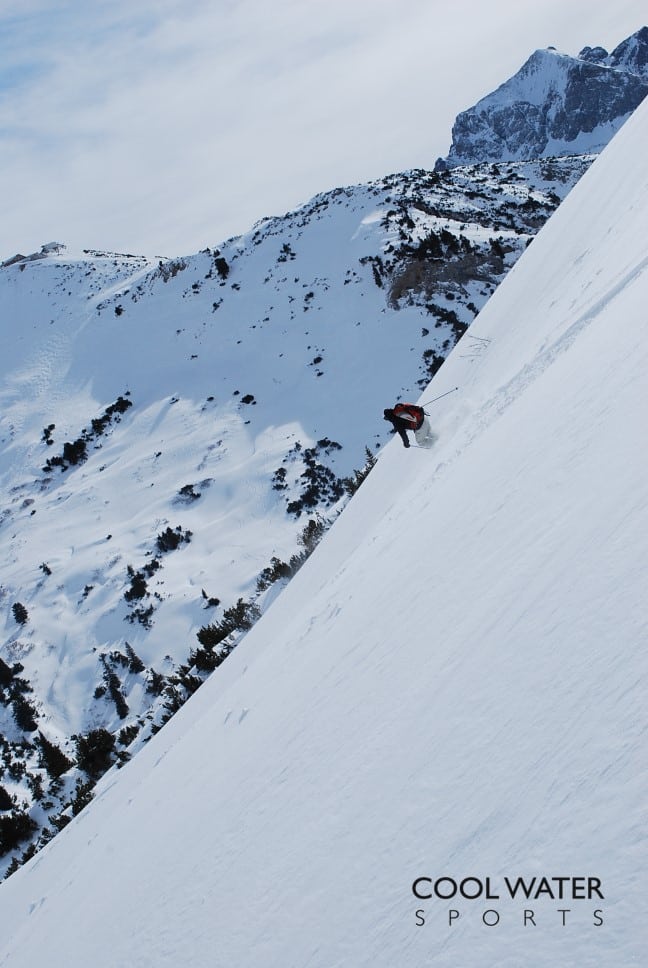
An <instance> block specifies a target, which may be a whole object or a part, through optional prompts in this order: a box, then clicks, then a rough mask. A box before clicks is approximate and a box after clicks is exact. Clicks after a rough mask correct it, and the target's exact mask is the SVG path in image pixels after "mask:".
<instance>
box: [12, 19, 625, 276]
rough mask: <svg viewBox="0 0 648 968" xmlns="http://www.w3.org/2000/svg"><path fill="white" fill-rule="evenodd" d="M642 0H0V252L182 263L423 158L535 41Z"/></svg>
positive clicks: (562, 36) (444, 142)
mask: <svg viewBox="0 0 648 968" xmlns="http://www.w3.org/2000/svg"><path fill="white" fill-rule="evenodd" d="M642 7H643V0H626V2H625V3H620V4H616V5H610V4H609V3H607V2H606V3H605V4H603V3H592V2H591V0H571V2H570V3H569V4H565V3H564V0H517V2H512V0H493V2H489V3H484V2H480V0H454V2H453V3H448V2H447V0H445V2H441V0H274V2H272V3H269V2H267V0H194V2H192V3H189V2H187V0H138V2H137V3H136V4H133V2H132V0H129V2H126V0H98V2H95V3H93V4H87V3H85V0H67V2H64V0H55V2H53V3H52V2H39V0H28V2H25V0H22V2H21V3H16V2H9V3H7V2H5V3H1V2H0V31H1V37H2V39H0V63H1V64H2V67H1V69H0V85H1V86H0V179H1V184H2V186H3V189H4V191H3V218H2V222H1V224H0V258H1V257H5V256H8V255H11V254H13V253H14V252H15V251H16V250H18V249H20V250H21V251H26V250H33V249H35V248H37V247H38V246H39V245H40V244H41V243H42V242H45V241H48V240H49V239H50V238H60V239H61V240H62V241H67V242H68V243H69V244H70V245H71V246H76V247H95V246H96V247H106V248H115V249H121V250H127V251H144V252H147V253H149V254H158V253H168V254H176V253H180V252H191V251H195V250H197V249H198V248H201V247H203V246H204V245H208V244H209V245H214V244H217V242H218V241H220V240H221V239H223V238H224V237H226V236H227V235H230V234H233V233H235V232H241V231H245V230H246V229H247V228H249V226H250V225H251V224H252V222H253V221H255V220H256V219H257V218H260V217H262V216H264V215H268V214H278V213H281V212H283V211H285V210H286V209H288V208H290V207H293V206H295V205H297V204H299V203H300V202H301V201H304V200H306V199H307V198H308V197H309V196H311V195H312V194H314V193H316V192H318V191H322V190H325V189H327V188H332V187H334V186H335V185H338V184H347V183H350V182H354V181H359V180H364V179H368V178H371V177H378V176H380V175H382V174H386V173H387V172H389V171H394V170H400V169H404V168H408V167H415V166H428V167H431V166H432V165H433V164H434V161H435V159H436V157H437V156H438V155H439V154H444V153H445V152H446V151H447V149H448V147H449V143H450V129H451V125H452V122H453V120H454V117H455V115H456V114H457V112H458V111H460V110H462V109H463V108H466V107H468V106H469V105H470V104H472V103H474V101H475V100H477V99H478V98H479V97H481V96H482V95H484V94H486V93H487V92H488V91H490V90H492V89H493V88H494V87H495V86H497V85H498V84H500V83H501V82H502V81H504V80H505V79H506V78H507V77H508V76H510V75H511V74H512V73H513V72H514V71H515V70H516V69H517V68H518V67H519V66H520V65H521V64H522V62H523V61H524V60H525V59H526V57H527V56H528V55H529V54H530V53H531V51H532V50H533V49H535V48H536V47H542V46H547V45H548V44H554V45H555V46H557V47H559V48H560V49H563V50H566V51H567V52H569V53H577V52H578V50H579V49H580V48H581V47H583V46H585V45H586V44H591V45H594V44H602V45H603V46H606V47H608V48H612V47H613V46H615V45H616V44H617V43H618V42H619V41H620V40H622V39H623V38H624V37H625V36H627V35H628V34H630V33H632V32H633V31H634V30H636V29H638V28H639V27H640V26H642V23H643V20H642V16H643V13H642Z"/></svg>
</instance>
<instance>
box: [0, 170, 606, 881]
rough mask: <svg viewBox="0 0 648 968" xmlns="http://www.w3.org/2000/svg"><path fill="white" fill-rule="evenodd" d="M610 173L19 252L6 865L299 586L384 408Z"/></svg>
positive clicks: (5, 464)
mask: <svg viewBox="0 0 648 968" xmlns="http://www.w3.org/2000/svg"><path fill="white" fill-rule="evenodd" d="M591 160H592V159H591V157H578V158H573V159H560V160H558V161H555V162H539V163H535V162H534V163H522V164H510V165H505V166H500V167H499V168H498V167H497V166H490V165H483V166H477V167H475V168H472V169H457V170H455V171H453V172H451V173H450V172H449V173H445V174H443V175H438V174H433V173H428V172H410V173H405V174H402V175H394V176H389V177H387V178H384V179H382V180H380V181H377V182H375V183H371V184H369V185H361V186H356V187H354V188H348V189H343V190H338V191H336V192H332V193H329V194H326V195H322V196H318V197H317V198H315V199H314V200H313V201H312V202H310V203H309V204H308V205H306V206H304V207H303V208H301V209H299V210H298V211H296V212H293V213H291V214H289V215H287V216H285V217H283V218H275V219H268V220H265V221H264V222H262V223H260V224H259V225H257V226H256V227H255V228H254V229H253V230H252V231H251V232H250V233H249V234H248V235H247V236H245V237H242V238H236V239H232V240H230V241H229V242H227V243H225V244H223V245H221V246H220V247H219V248H218V249H214V250H207V251H205V252H201V253H199V254H197V255H194V256H188V257H184V258H176V259H165V260H149V259H145V258H140V257H135V256H120V255H114V254H110V253H100V252H86V253H80V254H78V255H77V256H73V255H71V254H70V253H68V252H66V251H65V249H64V247H62V246H61V245H59V244H56V243H50V244H48V245H46V246H44V248H43V251H42V252H39V253H35V254H33V255H31V256H27V257H25V256H21V255H18V256H15V257H13V258H11V259H8V260H7V261H6V263H5V265H4V267H3V268H2V269H1V270H0V320H1V321H2V330H1V334H0V339H1V347H0V367H1V368H2V380H1V387H2V389H1V390H0V474H1V475H2V504H1V505H0V537H1V543H0V604H1V606H2V612H1V613H0V626H1V629H2V646H1V648H0V660H1V663H2V664H0V734H1V736H2V739H0V811H4V813H2V812H0V824H1V821H2V818H4V827H3V829H4V833H3V837H2V839H1V846H2V850H1V853H2V854H3V857H2V859H1V860H0V864H2V867H0V871H3V870H5V869H13V868H14V867H15V866H16V864H17V863H18V861H19V860H20V859H21V858H22V857H23V856H29V854H30V852H32V851H33V849H34V847H35V845H36V843H37V842H38V841H39V839H40V842H41V843H42V842H43V840H44V839H47V838H48V837H50V836H51V835H52V834H53V833H54V832H55V831H56V829H57V828H58V827H60V826H61V825H63V824H64V823H66V822H67V821H68V820H69V818H70V817H71V816H72V814H74V813H76V812H77V811H78V810H80V809H81V807H82V806H83V805H84V804H85V803H86V802H87V799H88V797H89V795H90V788H91V786H92V784H93V782H94V780H95V779H96V777H97V776H98V775H100V774H101V773H102V772H103V771H104V770H105V769H106V768H107V767H109V766H110V765H111V764H112V763H114V762H115V761H117V762H124V761H125V760H126V759H127V758H128V757H129V756H131V755H132V754H133V753H135V752H136V751H137V750H138V749H140V748H141V746H142V744H143V743H144V742H145V741H147V740H148V739H149V738H150V736H151V735H152V734H153V733H154V732H156V731H157V729H159V727H160V726H161V725H162V724H163V723H164V722H165V721H166V720H168V718H169V717H170V716H171V715H172V714H173V713H174V712H175V711H176V710H177V709H178V708H179V707H180V706H181V705H182V703H183V702H184V701H185V699H186V698H187V697H188V696H189V695H191V694H192V693H193V692H194V691H195V690H196V688H197V687H198V686H199V685H200V684H201V683H202V681H203V680H204V679H205V678H206V677H207V675H208V674H209V673H210V672H211V671H212V670H213V669H214V667H215V666H216V665H217V664H219V662H220V661H221V659H222V656H223V655H224V654H225V653H226V652H227V651H229V649H230V648H231V646H232V645H234V644H235V643H236V641H237V640H238V638H239V637H240V635H241V633H243V632H245V631H246V630H247V628H248V627H249V625H250V624H251V623H252V622H253V621H254V620H255V619H256V617H257V615H258V613H259V611H262V610H263V609H265V607H266V606H267V604H268V602H269V601H270V600H271V599H272V598H273V597H274V596H275V595H276V593H277V591H278V590H279V589H280V588H281V587H283V585H285V582H286V580H287V578H288V577H289V575H290V574H292V573H293V572H294V571H296V569H297V568H298V567H299V566H300V565H301V563H302V561H303V559H304V557H305V556H306V554H307V553H308V552H309V551H310V550H311V549H312V547H313V546H314V544H315V543H316V540H317V538H318V536H319V534H320V533H321V530H322V526H323V524H325V522H323V521H322V516H329V515H332V516H335V514H336V513H337V512H338V511H339V509H340V508H341V507H342V506H343V505H344V502H345V500H347V499H348V493H349V491H351V490H353V488H354V486H355V483H356V479H357V476H358V475H357V472H358V471H360V470H361V469H362V468H363V465H364V464H365V461H366V459H367V454H366V449H367V448H369V450H370V452H371V453H372V454H373V455H375V454H377V453H378V451H379V448H380V447H381V446H382V445H383V444H384V443H385V442H386V441H387V440H388V438H389V433H388V429H389V428H388V426H387V425H386V424H385V423H384V421H383V420H382V411H383V408H384V407H385V406H389V405H390V404H392V403H393V402H394V400H395V399H396V398H399V397H405V398H407V397H410V398H411V397H412V396H416V395H417V394H418V393H419V392H420V389H421V388H422V387H423V386H425V385H426V384H427V382H428V381H429V379H430V376H431V375H432V374H433V373H434V372H435V371H436V370H437V369H438V367H439V365H440V364H441V362H442V361H443V359H444V358H445V357H446V356H447V354H448V352H449V351H450V350H451V349H452V347H453V346H454V345H455V343H456V341H457V339H458V338H459V336H461V335H462V334H463V333H464V332H465V330H466V328H467V325H468V323H469V322H470V321H471V320H472V319H473V317H474V315H475V314H476V313H477V312H478V310H479V309H480V308H481V307H482V306H483V305H484V303H485V302H486V300H487V299H488V298H489V296H490V295H491V293H492V292H493V291H494V289H495V288H496V286H497V285H498V284H499V282H500V281H501V279H502V278H503V277H504V276H505V274H506V272H507V271H508V270H509V268H510V267H511V265H513V263H514V262H515V260H516V259H517V258H518V257H519V255H520V254H521V252H523V251H524V249H525V248H526V247H527V245H528V243H529V242H530V241H531V239H532V238H533V236H534V234H535V233H536V232H537V230H538V228H539V226H540V225H542V224H543V222H544V221H545V220H546V219H547V217H548V216H549V215H550V214H551V212H552V211H554V210H555V208H556V206H557V204H558V203H559V201H560V199H561V198H562V197H564V195H565V194H566V193H567V192H568V191H569V189H570V188H571V187H572V185H573V184H574V183H575V182H576V181H577V180H578V178H579V177H580V176H581V174H582V172H583V171H584V170H585V169H586V168H587V166H588V165H589V163H590V162H591ZM480 347H481V344H480V342H479V341H478V340H476V339H471V338H467V339H466V340H465V343H464V349H463V351H462V352H463V355H465V356H466V357H468V358H471V357H476V356H477V355H478V353H479V351H480ZM52 744H53V749H51V748H50V747H51V746H52ZM61 754H63V758H62V759H61ZM73 763H76V764H78V765H77V766H76V767H73V768H70V767H71V764H73Z"/></svg>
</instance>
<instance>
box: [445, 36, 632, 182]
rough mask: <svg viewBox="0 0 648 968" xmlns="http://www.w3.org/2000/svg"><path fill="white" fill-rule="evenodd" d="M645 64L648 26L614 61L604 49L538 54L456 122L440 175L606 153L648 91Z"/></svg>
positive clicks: (614, 55)
mask: <svg viewBox="0 0 648 968" xmlns="http://www.w3.org/2000/svg"><path fill="white" fill-rule="evenodd" d="M647 63H648V28H646V27H642V28H641V29H640V30H638V31H637V32H636V33H635V34H633V35H632V36H631V37H629V38H627V39H626V40H625V41H623V42H622V43H621V44H620V45H619V46H618V47H617V48H615V51H614V52H613V53H612V54H611V55H608V54H607V51H605V50H604V49H603V48H584V49H583V51H581V53H580V54H579V55H578V57H571V56H570V55H568V54H563V53H559V52H558V51H556V50H555V49H553V48H548V49H545V50H536V51H535V52H534V53H533V54H531V56H530V57H529V58H528V59H527V60H526V61H525V63H524V64H523V65H522V67H521V68H520V70H519V71H518V72H517V73H516V74H514V75H513V77H511V78H509V79H508V80H507V81H505V82H504V83H503V84H502V85H500V87H499V88H497V90H495V91H493V92H492V93H490V94H488V95H486V96H485V97H484V98H482V99H481V100H480V101H478V102H477V104H475V105H474V106H473V107H471V108H468V110H466V111H462V112H461V113H460V114H459V115H458V116H457V118H456V120H455V123H454V125H453V129H452V144H451V147H450V151H449V153H448V155H447V156H446V158H439V159H438V160H437V163H436V169H437V170H438V171H443V170H446V169H448V168H453V167H455V166H457V165H466V164H472V163H475V162H477V161H491V162H500V161H507V160H512V159H515V160H520V159H525V158H527V159H528V158H542V157H551V156H555V155H565V154H577V153H579V152H583V153H587V152H594V153H596V152H599V151H601V150H602V148H603V147H604V146H605V145H606V144H607V143H608V141H609V140H610V138H611V137H612V135H613V134H614V133H615V132H616V131H618V129H619V128H620V127H621V125H622V124H623V123H624V121H625V120H627V118H628V117H629V116H630V114H631V113H632V112H633V111H634V109H635V108H636V107H637V106H638V105H639V104H640V103H641V101H642V100H643V99H644V98H645V96H646V94H647V93H648V68H647V67H646V64H647Z"/></svg>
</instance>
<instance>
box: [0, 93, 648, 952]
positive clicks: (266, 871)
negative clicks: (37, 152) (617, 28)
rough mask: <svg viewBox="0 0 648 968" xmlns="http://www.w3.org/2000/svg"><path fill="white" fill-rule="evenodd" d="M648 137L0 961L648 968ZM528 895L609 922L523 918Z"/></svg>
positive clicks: (202, 695)
mask: <svg viewBox="0 0 648 968" xmlns="http://www.w3.org/2000/svg"><path fill="white" fill-rule="evenodd" d="M647 120H648V106H646V105H644V106H642V107H641V108H639V109H638V111H637V112H636V113H635V115H634V116H633V117H632V118H631V119H630V120H629V121H628V122H627V123H626V125H625V126H624V127H623V128H622V129H621V131H620V132H619V134H618V135H617V136H616V137H615V139H614V140H613V142H612V143H611V144H610V145H609V146H608V148H607V149H606V150H605V151H604V153H603V154H602V155H601V157H600V158H599V159H598V160H597V161H596V162H595V163H594V165H593V166H592V168H591V169H590V170H589V172H587V173H586V175H585V176H584V177H583V179H582V180H581V182H580V183H579V184H578V185H577V186H576V188H575V189H574V190H573V192H572V193H571V195H570V196H569V197H568V199H567V200H566V202H565V203H564V204H563V205H562V206H561V208H560V209H559V210H558V212H557V213H556V215H555V216H554V217H553V218H552V219H551V220H550V221H549V223H548V224H547V225H546V226H545V228H544V229H543V230H542V231H541V232H540V234H539V235H538V237H537V238H536V239H535V240H534V242H533V243H532V245H531V246H530V247H529V249H528V250H527V251H526V252H525V254H524V255H523V256H522V258H521V259H520V260H519V261H518V263H517V264H516V266H515V267H514V269H513V270H512V271H511V273H510V274H509V275H508V277H507V279H506V280H505V282H504V283H503V284H502V286H501V287H500V288H499V289H498V290H497V292H496V293H495V295H494V297H493V298H492V299H491V300H490V301H489V302H488V304H487V305H486V307H485V308H484V309H483V311H482V312H481V314H480V316H479V317H478V319H477V321H476V322H475V324H474V328H472V329H471V333H472V335H473V337H476V338H479V339H478V340H473V342H476V341H477V342H479V341H481V346H482V347H483V349H481V350H480V351H479V352H473V353H470V354H466V352H465V347H463V346H462V344H461V343H460V344H459V346H458V347H457V349H456V350H455V351H454V353H453V354H452V355H451V357H450V358H449V360H448V361H447V362H446V364H444V366H443V367H442V369H441V370H440V371H439V373H438V374H437V376H436V377H435V379H434V381H433V383H432V385H431V386H430V387H429V388H428V389H427V390H426V391H425V393H424V394H423V395H422V399H423V400H426V399H429V398H431V397H433V396H436V395H438V394H440V393H443V392H445V391H446V390H449V389H451V388H452V387H454V386H460V388H461V392H460V394H459V393H458V394H452V395H450V396H448V397H447V398H445V399H444V400H443V401H439V403H438V405H435V406H434V408H431V410H432V422H433V426H434V429H435V431H436V432H437V433H438V435H439V440H438V443H437V444H436V445H435V448H434V449H433V450H432V451H431V452H430V453H428V452H420V451H417V450H411V451H408V452H404V451H403V449H402V447H401V445H400V442H399V441H398V440H395V441H393V442H392V443H390V444H389V445H388V446H387V447H386V448H385V450H384V452H383V453H382V454H381V457H380V459H379V461H378V464H377V466H376V468H375V470H374V471H373V472H372V474H371V475H370V476H369V477H368V478H367V480H366V482H365V483H364V484H363V485H362V487H361V489H360V490H359V491H358V493H357V494H356V496H355V497H354V498H353V500H352V501H351V502H350V503H349V505H348V507H347V508H346V509H345V511H344V512H343V514H342V515H341V517H340V518H339V519H338V521H337V522H336V524H335V525H334V526H333V528H332V529H331V530H330V532H329V533H328V534H327V535H326V537H325V538H324V540H323V541H322V543H321V544H320V545H319V547H318V549H317V551H316V552H315V554H314V555H313V556H312V557H311V558H310V559H309V561H308V562H307V563H306V565H305V566H304V567H303V569H302V570H301V571H300V572H299V574H298V575H297V576H296V577H295V579H294V580H293V581H292V582H291V583H290V584H289V585H288V587H287V588H286V589H285V591H284V592H283V593H282V594H281V595H280V596H278V597H277V598H276V599H275V601H274V602H273V604H272V606H271V607H270V608H269V610H268V611H267V612H266V614H265V615H264V617H263V618H262V619H261V621H260V622H259V623H258V624H257V625H256V626H255V627H254V629H253V630H252V631H251V632H250V633H249V634H248V636H247V637H246V639H245V640H244V642H243V643H242V644H241V645H240V646H239V648H238V649H237V650H236V651H235V652H234V653H233V654H232V655H231V656H230V658H229V659H228V660H227V662H226V663H224V665H223V666H222V667H220V668H219V669H218V670H216V672H215V673H214V674H213V675H212V677H211V678H210V680H209V681H208V683H206V684H205V685H204V686H203V688H202V689H201V690H200V691H199V692H198V693H197V694H196V695H195V696H194V697H193V698H192V699H191V700H190V701H189V702H188V703H187V704H186V705H185V706H184V707H183V708H182V709H181V710H180V712H179V713H178V714H177V715H176V716H175V717H174V719H173V720H171V722H170V723H169V724H167V726H166V727H165V728H164V730H163V731H162V732H161V733H159V734H158V735H156V736H155V737H154V738H153V739H152V740H151V741H150V743H149V744H148V745H147V746H146V747H145V748H144V749H143V750H142V752H141V753H139V754H138V756H137V757H136V759H134V760H133V761H132V762H131V763H130V764H129V765H127V766H126V767H125V768H124V769H123V770H122V771H121V772H119V773H117V774H114V773H113V774H110V775H109V776H107V777H106V778H105V779H104V781H103V785H102V787H101V790H100V794H99V795H98V797H97V799H96V800H95V801H94V802H93V803H92V804H91V805H90V806H89V807H88V808H86V810H84V811H83V812H82V813H81V814H80V816H79V817H77V818H76V819H75V820H74V821H73V822H72V824H70V826H69V827H67V828H66V829H65V830H64V831H63V832H62V834H61V835H59V836H58V837H57V838H56V839H55V840H54V841H53V842H52V843H51V844H49V845H48V846H47V847H46V848H45V849H44V850H43V851H42V852H41V853H40V854H39V855H38V856H37V857H36V858H34V859H33V860H32V861H31V862H30V863H29V864H28V865H26V866H25V867H24V868H22V869H21V870H19V871H18V872H17V873H16V874H14V875H13V876H12V877H11V878H10V879H9V880H8V881H6V882H5V883H3V884H2V885H0V912H1V913H0V917H1V919H2V931H1V932H0V937H1V939H2V940H1V941H0V965H8V966H9V965H10V966H11V968H21V966H29V968H31V966H33V965H35V964H38V963H40V961H41V960H43V959H44V958H47V960H48V963H50V964H51V965H53V966H58V965H60V966H63V965H65V966H66V968H75V966H84V968H85V966H87V965H88V964H92V965H94V966H97V968H104V966H105V968H115V966H117V965H138V966H146V965H151V966H156V968H164V966H172V965H173V966H175V965H179V964H182V965H183V966H204V965H207V964H209V965H223V966H232V965H236V966H237V968H243V966H255V968H259V966H263V968H286V966H293V965H294V966H297V965H299V966H309V968H336V966H349V965H354V966H363V965H366V966H369V965H371V966H372V968H376V966H382V965H384V966H385V968H387V966H389V968H392V966H394V965H398V966H410V965H411V966H420V965H422V964H426V965H431V966H432V965H433V966H435V968H456V966H457V965H461V966H462V968H478V966H479V968H482V966H485V965H498V966H518V965H520V964H524V965H525V968H526V966H532V968H555V966H556V965H560V966H561V968H588V966H590V968H601V966H605V968H608V966H609V968H618V966H621V965H623V966H631V965H640V964H642V963H643V960H644V959H643V954H645V940H646V939H645V936H644V937H642V932H643V930H644V927H643V925H644V919H643V917H642V913H641V898H642V893H641V887H640V882H641V875H642V871H643V873H644V874H645V860H646V854H645V844H644V841H643V835H642V814H641V805H642V798H644V797H645V792H646V791H645V775H644V773H643V772H642V766H643V764H642V758H641V747H640V743H641V739H642V732H643V731H644V730H645V725H646V722H645V713H644V712H643V710H642V709H641V706H640V701H641V698H642V689H641V683H642V676H644V675H645V659H644V651H645V650H644V647H643V646H644V643H645V633H646V612H645V606H643V605H642V604H641V602H642V593H643V591H644V589H643V587H642V586H643V569H644V566H645V561H646V552H647V551H648V549H647V548H646V538H647V536H648V520H647V511H648V507H647V504H648V502H647V497H646V487H645V484H646V471H647V470H648V468H647V466H646V456H645V451H644V449H643V448H642V447H641V446H640V443H639V442H640V441H641V439H642V422H643V414H644V413H645V405H646V402H647V401H646V391H645V373H646V367H647V364H648V360H647V359H646V355H647V345H648V344H647V341H646V332H645V330H646V322H645V305H646V298H647V296H648V293H647V283H648V274H647V271H646V270H647V268H648V243H647V242H646V232H645V226H646V224H647V219H648V211H647V209H648V173H647V172H646V168H645V165H644V164H643V157H644V152H643V145H644V144H645V131H646V122H647ZM518 876H522V877H524V878H525V879H531V878H533V877H536V878H541V877H546V878H553V877H563V876H564V877H574V878H588V877H591V878H598V879H599V880H600V883H601V887H602V893H603V895H604V898H603V900H599V899H598V898H597V897H596V895H595V896H594V897H592V898H590V899H587V898H582V897H579V896H578V894H579V890H578V889H577V891H576V895H577V896H576V897H575V898H572V897H571V894H568V898H567V899H566V900H565V899H562V900H561V899H558V898H556V899H552V898H551V897H548V896H547V894H546V892H545V893H544V894H541V895H540V896H539V897H538V898H537V899H531V900H528V901H527V900H525V899H521V898H520V897H517V898H516V899H515V900H512V899H510V898H508V897H506V894H505V880H504V878H505V877H509V878H516V877H518ZM417 877H430V878H432V879H436V878H440V877H448V878H456V879H457V880H461V879H462V878H468V877H476V878H481V879H482V880H484V879H485V878H486V877H489V878H490V880H491V884H492V885H493V887H494V888H496V890H495V891H494V893H499V894H500V898H499V899H498V900H486V899H485V898H481V899H477V900H467V899H461V898H455V899H453V900H452V901H442V900H438V899H432V900H429V901H426V900H417V899H416V898H414V897H413V896H412V893H411V884H412V882H413V881H414V880H415V878H417ZM581 883H586V882H579V884H581ZM473 886H474V882H473ZM451 909H452V910H457V911H459V914H460V916H459V917H458V918H457V919H455V920H454V921H453V923H452V924H451V925H449V924H448V917H449V913H448V912H449V910H451ZM525 909H527V910H528V909H533V911H534V919H535V924H529V923H527V924H526V925H525V924H524V914H523V912H524V910H525ZM417 910H422V911H424V912H425V913H424V917H425V920H426V923H425V924H424V925H423V926H418V927H417V925H416V915H415V912H416V911H417ZM485 910H491V911H492V910H496V911H497V912H498V917H499V919H500V921H499V923H498V924H497V925H494V926H492V927H488V926H486V925H485V924H484V923H483V921H482V914H483V912H484V911H485ZM566 910H568V912H569V913H566V914H562V913H560V912H561V911H566ZM596 911H601V912H602V913H601V914H600V915H596V914H595V912H596ZM488 917H489V918H491V919H492V918H493V915H489V916H488ZM563 918H564V919H565V923H564V925H563ZM598 920H602V924H600V925H599V924H597V921H598Z"/></svg>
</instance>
